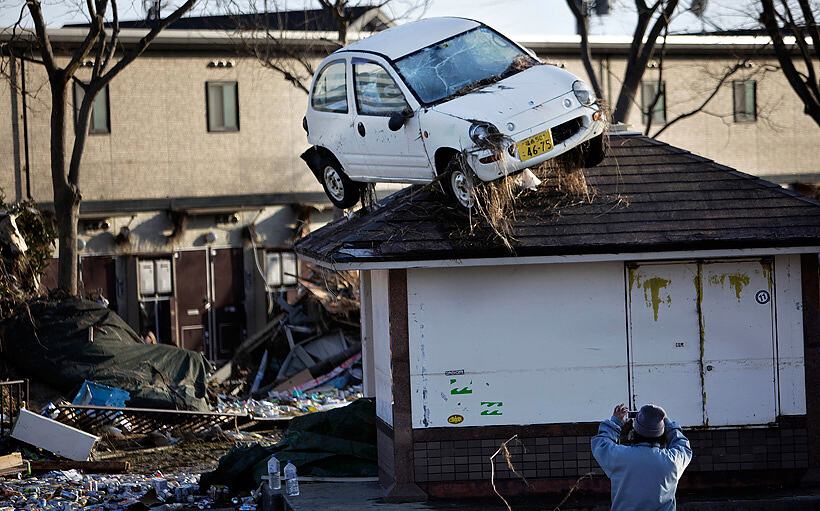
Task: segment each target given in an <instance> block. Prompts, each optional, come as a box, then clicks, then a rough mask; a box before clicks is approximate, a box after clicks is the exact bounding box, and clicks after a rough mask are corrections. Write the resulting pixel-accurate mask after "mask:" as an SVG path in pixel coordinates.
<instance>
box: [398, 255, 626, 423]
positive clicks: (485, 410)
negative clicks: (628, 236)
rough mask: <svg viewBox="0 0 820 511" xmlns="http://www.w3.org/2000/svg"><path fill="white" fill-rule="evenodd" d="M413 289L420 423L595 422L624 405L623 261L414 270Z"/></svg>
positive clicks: (415, 401)
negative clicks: (622, 403)
mask: <svg viewBox="0 0 820 511" xmlns="http://www.w3.org/2000/svg"><path fill="white" fill-rule="evenodd" d="M407 289H408V308H409V311H408V320H409V330H410V373H411V376H410V378H411V387H412V407H413V426H414V427H418V428H423V427H436V426H448V425H450V423H448V418H449V417H451V416H454V415H460V416H462V417H463V419H464V420H463V422H461V423H460V425H461V426H476V425H498V424H530V423H560V422H575V421H595V420H600V419H601V418H604V417H608V416H609V414H610V413H611V412H612V406H613V405H614V404H616V403H620V402H626V401H627V400H628V396H629V386H628V381H627V350H626V333H625V309H624V307H625V300H624V272H623V263H620V262H612V263H589V264H555V265H537V266H519V267H515V266H503V267H502V266H495V267H484V268H447V269H440V270H435V269H419V270H408V272H407ZM460 372H463V375H462V374H458V373H460ZM497 403H500V404H497ZM454 420H456V419H454Z"/></svg>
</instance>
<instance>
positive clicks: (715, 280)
mask: <svg viewBox="0 0 820 511" xmlns="http://www.w3.org/2000/svg"><path fill="white" fill-rule="evenodd" d="M727 279H728V280H729V287H731V288H732V289H734V291H735V298H736V299H737V301H738V302H739V301H740V295H741V294H742V293H743V289H744V288H745V287H746V286H748V285H749V282H750V280H749V275H748V274H747V273H740V272H738V273H721V274H716V275H710V276H709V283H710V284H712V285H713V286H720V287H725V286H726V280H727Z"/></svg>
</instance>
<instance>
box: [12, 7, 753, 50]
mask: <svg viewBox="0 0 820 511" xmlns="http://www.w3.org/2000/svg"><path fill="white" fill-rule="evenodd" d="M180 1H181V0H169V1H168V5H169V9H167V10H166V11H163V12H170V11H171V8H172V7H173V6H174V5H176V4H178V3H179V2H180ZM243 1H247V0H235V4H236V5H243V3H242V2H243ZM262 1H264V0H260V2H259V4H258V5H261V2H262ZM354 1H357V0H354ZM220 2H224V0H201V1H200V2H199V4H198V7H196V12H197V13H202V14H207V13H213V14H217V13H219V12H220V7H219V5H220ZM267 2H268V5H274V4H276V5H278V6H279V8H281V9H302V8H304V7H305V6H308V7H312V5H311V4H313V3H314V2H313V1H311V0H267ZM393 2H394V3H393V4H391V5H392V6H394V7H393V9H394V10H395V11H397V12H398V13H402V14H403V13H405V12H406V11H407V7H408V5H410V4H414V2H416V0H393ZM429 2H430V4H429V7H428V9H427V10H426V12H424V13H421V12H419V11H418V10H412V11H410V14H409V16H407V17H406V19H408V20H410V19H413V18H418V17H419V16H420V15H423V16H424V17H429V16H462V17H468V18H472V19H476V20H478V21H482V22H484V23H486V24H487V25H489V26H491V27H493V28H495V29H497V30H499V31H501V32H503V33H506V34H508V35H510V36H512V37H514V38H518V39H522V40H523V39H532V38H535V37H541V38H542V37H545V36H549V35H571V34H574V33H575V22H574V20H573V18H572V14H571V13H570V11H569V8H568V7H567V5H566V2H565V0H429ZM750 2H751V0H710V1H709V2H708V7H707V10H706V14H707V16H706V17H707V19H708V20H710V23H711V24H710V23H705V22H703V21H701V20H699V19H698V18H696V17H695V16H694V15H692V14H691V13H688V12H687V13H684V14H681V15H680V16H679V17H678V18H677V19H676V20H675V22H674V23H673V25H672V30H673V31H674V32H695V31H701V30H703V29H704V28H705V29H707V30H710V29H713V28H735V27H737V26H740V25H742V24H744V23H745V24H748V23H749V17H748V15H746V12H749V11H748V9H744V8H742V7H743V6H747V5H748V4H749V3H750ZM42 3H43V10H44V15H45V18H46V22H47V23H48V24H49V26H53V27H60V26H62V25H64V24H66V23H71V22H80V21H85V18H84V16H83V15H82V6H84V5H85V1H84V0H80V1H79V2H78V0H42ZM361 3H366V2H361ZM681 3H682V4H685V5H688V4H689V0H682V2H681ZM23 4H24V2H23V0H0V26H2V27H8V26H11V25H13V24H14V23H15V22H16V21H17V19H18V17H19V16H20V11H21V7H22V6H23ZM118 4H119V5H120V19H137V18H142V17H143V13H144V10H143V0H120V1H119V2H118ZM611 4H612V11H611V14H609V15H607V16H602V17H593V18H592V21H591V24H590V25H591V32H592V33H593V34H607V35H627V34H629V33H630V32H631V28H632V23H634V8H633V7H632V6H634V2H632V1H631V0H611ZM24 13H25V11H24ZM26 20H27V18H24V23H25V22H26ZM401 21H404V18H403V19H402V20H401ZM27 24H29V25H30V23H27Z"/></svg>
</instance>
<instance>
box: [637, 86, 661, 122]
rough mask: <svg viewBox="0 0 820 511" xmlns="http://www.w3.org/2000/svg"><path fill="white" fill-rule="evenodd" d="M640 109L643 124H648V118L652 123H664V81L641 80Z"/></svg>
mask: <svg viewBox="0 0 820 511" xmlns="http://www.w3.org/2000/svg"><path fill="white" fill-rule="evenodd" d="M656 96H657V97H658V100H657V101H655V97H656ZM653 102H654V106H653ZM650 108H651V109H652V111H651V112H650V111H649V110H650ZM641 111H642V112H643V123H644V124H649V122H650V119H651V121H652V124H665V123H666V82H641ZM650 116H651V117H650Z"/></svg>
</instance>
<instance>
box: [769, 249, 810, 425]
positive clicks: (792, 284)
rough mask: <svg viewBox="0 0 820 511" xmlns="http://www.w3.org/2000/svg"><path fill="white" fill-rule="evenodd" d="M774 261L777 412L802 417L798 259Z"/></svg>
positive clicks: (787, 257)
mask: <svg viewBox="0 0 820 511" xmlns="http://www.w3.org/2000/svg"><path fill="white" fill-rule="evenodd" d="M774 262H775V271H774V278H775V286H774V290H775V303H776V311H777V313H776V317H777V330H776V331H777V368H778V382H779V388H780V413H781V414H783V415H803V414H805V413H806V376H805V361H804V358H803V298H802V295H801V280H800V256H799V255H783V256H777V257H775V260H774Z"/></svg>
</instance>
